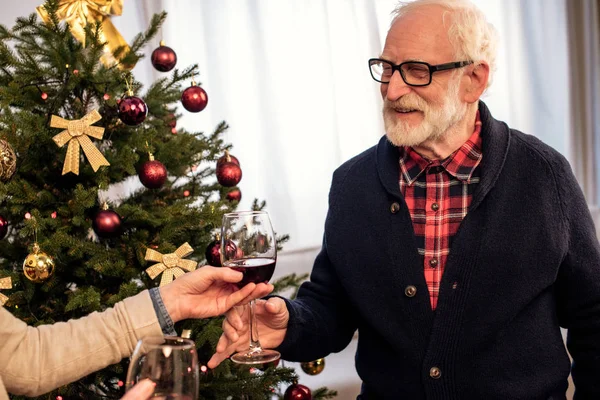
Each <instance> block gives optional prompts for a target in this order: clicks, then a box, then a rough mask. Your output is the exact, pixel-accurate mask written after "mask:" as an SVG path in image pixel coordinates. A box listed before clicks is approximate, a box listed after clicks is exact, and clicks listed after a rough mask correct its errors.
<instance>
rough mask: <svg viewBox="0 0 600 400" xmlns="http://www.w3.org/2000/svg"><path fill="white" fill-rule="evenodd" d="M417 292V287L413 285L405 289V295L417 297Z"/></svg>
mask: <svg viewBox="0 0 600 400" xmlns="http://www.w3.org/2000/svg"><path fill="white" fill-rule="evenodd" d="M416 294H417V288H416V287H415V286H413V285H408V286H407V287H406V288H405V289H404V295H405V296H406V297H415V295H416Z"/></svg>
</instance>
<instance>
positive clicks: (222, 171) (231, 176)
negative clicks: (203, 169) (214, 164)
mask: <svg viewBox="0 0 600 400" xmlns="http://www.w3.org/2000/svg"><path fill="white" fill-rule="evenodd" d="M241 180H242V169H241V168H240V166H239V165H237V164H235V163H233V162H225V163H223V164H221V166H220V167H219V168H217V181H219V183H220V184H221V185H223V186H226V187H231V186H235V185H237V184H238V183H239V182H240V181H241Z"/></svg>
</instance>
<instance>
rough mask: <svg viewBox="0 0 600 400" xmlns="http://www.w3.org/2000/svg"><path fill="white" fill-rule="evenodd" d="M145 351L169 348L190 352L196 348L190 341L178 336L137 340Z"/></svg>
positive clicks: (148, 337)
mask: <svg viewBox="0 0 600 400" xmlns="http://www.w3.org/2000/svg"><path fill="white" fill-rule="evenodd" d="M139 342H140V343H141V345H142V346H143V347H144V349H145V350H146V351H150V350H153V349H158V348H161V347H171V348H173V349H177V350H191V349H195V348H196V343H195V342H194V341H193V340H192V339H187V338H183V337H179V336H147V337H144V338H141V339H140V340H139Z"/></svg>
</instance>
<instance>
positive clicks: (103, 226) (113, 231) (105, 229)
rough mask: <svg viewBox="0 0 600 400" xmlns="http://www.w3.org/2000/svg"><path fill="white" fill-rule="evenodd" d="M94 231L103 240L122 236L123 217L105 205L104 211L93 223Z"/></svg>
mask: <svg viewBox="0 0 600 400" xmlns="http://www.w3.org/2000/svg"><path fill="white" fill-rule="evenodd" d="M92 229H93V230H94V232H96V235H98V236H100V237H101V238H112V237H116V236H119V235H120V234H121V217H120V216H119V214H117V213H116V212H114V211H113V210H109V209H108V205H107V204H106V203H104V205H103V206H102V210H100V211H99V212H98V214H96V216H95V217H94V220H93V221H92Z"/></svg>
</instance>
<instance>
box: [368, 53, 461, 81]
mask: <svg viewBox="0 0 600 400" xmlns="http://www.w3.org/2000/svg"><path fill="white" fill-rule="evenodd" d="M469 64H473V61H455V62H450V63H446V64H438V65H430V64H427V63H426V62H421V61H406V62H403V63H400V64H398V65H395V64H392V63H391V62H389V61H387V60H382V59H380V58H371V59H370V60H369V70H370V71H371V76H372V77H373V79H375V80H376V81H377V82H381V83H389V82H390V80H391V79H392V75H393V74H394V71H398V72H400V76H401V77H402V80H403V81H404V83H406V84H407V85H409V86H427V85H429V84H430V83H431V76H432V75H433V73H434V72H438V71H446V70H449V69H456V68H462V67H465V66H467V65H469Z"/></svg>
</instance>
